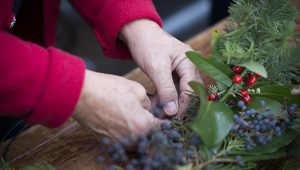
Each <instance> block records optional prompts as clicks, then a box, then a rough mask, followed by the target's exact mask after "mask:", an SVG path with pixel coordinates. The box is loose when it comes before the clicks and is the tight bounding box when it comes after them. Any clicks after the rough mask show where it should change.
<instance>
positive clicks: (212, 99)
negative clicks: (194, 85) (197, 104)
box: [207, 93, 217, 101]
mask: <svg viewBox="0 0 300 170" xmlns="http://www.w3.org/2000/svg"><path fill="white" fill-rule="evenodd" d="M216 97H217V95H216V94H213V93H212V94H209V95H208V96H207V99H208V100H209V101H215V100H216Z"/></svg>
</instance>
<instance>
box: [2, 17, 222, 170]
mask: <svg viewBox="0 0 300 170" xmlns="http://www.w3.org/2000/svg"><path fill="white" fill-rule="evenodd" d="M223 25H224V21H222V22H220V23H218V24H216V25H215V26H213V27H211V28H209V29H207V30H205V31H204V32H201V33H199V34H198V35H195V36H194V37H192V38H191V39H189V40H187V41H186V43H187V44H189V45H190V46H191V47H192V48H193V49H194V50H198V51H202V53H204V54H207V53H208V52H209V49H210V39H211V31H212V30H213V29H219V30H220V29H221V28H222V27H223ZM125 77H127V78H128V79H130V80H134V81H137V82H139V83H141V84H142V85H143V86H144V87H145V88H146V90H147V92H148V93H150V94H153V93H154V92H155V88H154V86H153V84H152V82H151V80H150V79H149V78H148V77H147V76H146V75H145V74H144V73H143V72H142V71H141V70H140V69H134V70H133V71H131V72H129V73H128V74H126V75H125ZM203 78H204V81H205V82H208V81H209V79H207V77H205V76H204V77H203ZM6 145H7V143H4V144H1V145H0V151H3V149H4V147H5V146H6ZM99 155H104V156H105V155H107V154H106V153H105V148H104V147H103V146H101V145H100V144H99V143H98V142H97V140H96V139H95V138H94V137H93V136H92V135H90V134H89V133H87V132H86V131H85V130H84V129H82V128H81V127H80V126H79V125H78V123H76V122H75V121H73V120H69V121H67V122H66V123H65V124H64V125H63V126H61V127H60V128H57V129H48V128H45V127H42V126H39V125H37V126H34V127H31V128H29V129H28V130H26V131H25V132H23V133H22V134H21V135H20V136H19V137H18V138H17V139H16V140H15V142H14V143H12V145H11V148H10V150H9V152H8V155H7V161H8V162H9V164H10V165H11V166H13V167H16V168H18V167H21V166H24V165H30V164H34V163H38V162H39V163H40V162H47V163H49V164H51V165H53V166H54V167H55V168H57V169H61V170H69V169H70V170H77V169H78V170H84V169H103V167H106V165H105V163H106V164H107V163H108V162H109V161H106V162H105V163H104V164H100V163H98V162H97V161H96V158H97V156H99ZM106 157H107V156H106Z"/></svg>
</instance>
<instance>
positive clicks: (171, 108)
mask: <svg viewBox="0 0 300 170" xmlns="http://www.w3.org/2000/svg"><path fill="white" fill-rule="evenodd" d="M164 111H165V112H166V114H167V115H169V116H173V115H175V114H176V113H177V105H176V103H175V102H169V103H167V104H165V106H164Z"/></svg>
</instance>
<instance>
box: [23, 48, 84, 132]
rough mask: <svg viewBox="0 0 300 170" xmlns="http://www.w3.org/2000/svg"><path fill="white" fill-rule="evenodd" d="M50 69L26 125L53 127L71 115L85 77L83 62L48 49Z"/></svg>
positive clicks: (58, 51)
mask: <svg viewBox="0 0 300 170" xmlns="http://www.w3.org/2000/svg"><path fill="white" fill-rule="evenodd" d="M48 53H49V56H50V57H49V59H50V61H49V69H48V70H49V72H48V75H47V80H46V82H45V86H44V90H43V94H42V96H41V98H40V101H39V103H38V105H37V107H36V108H35V110H34V111H33V113H31V114H30V115H28V116H27V117H25V118H24V120H25V122H27V123H29V124H42V125H44V126H47V127H50V128H54V127H58V126H59V125H61V124H63V123H64V122H65V121H66V120H67V119H68V118H69V117H70V116H71V114H72V112H73V110H74V108H75V106H76V104H77V101H78V99H79V96H80V92H81V88H82V85H83V80H84V71H85V65H84V62H83V61H82V60H81V59H79V58H76V57H74V56H72V55H70V54H68V53H65V52H63V51H60V50H58V49H55V48H48Z"/></svg>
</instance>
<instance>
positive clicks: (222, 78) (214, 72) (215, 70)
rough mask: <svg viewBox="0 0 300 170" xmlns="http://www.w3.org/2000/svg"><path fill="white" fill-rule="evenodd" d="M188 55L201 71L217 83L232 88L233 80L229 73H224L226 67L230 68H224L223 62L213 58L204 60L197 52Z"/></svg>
mask: <svg viewBox="0 0 300 170" xmlns="http://www.w3.org/2000/svg"><path fill="white" fill-rule="evenodd" d="M186 55H187V57H188V58H189V59H190V60H191V61H192V62H193V63H194V64H195V65H196V67H197V68H198V69H199V70H200V71H203V72H205V73H206V74H207V75H208V76H210V77H211V78H213V79H214V80H215V81H217V82H220V83H223V84H224V85H226V86H227V87H229V86H231V84H232V80H231V79H230V78H229V76H228V75H227V73H224V72H226V70H227V69H226V67H228V66H226V65H225V67H224V63H223V66H222V64H221V63H222V62H219V61H218V60H217V59H215V58H213V57H210V58H204V57H203V56H202V55H200V54H199V53H197V52H195V51H189V52H186ZM223 71H224V72H223ZM227 71H228V70H227Z"/></svg>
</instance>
